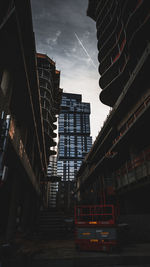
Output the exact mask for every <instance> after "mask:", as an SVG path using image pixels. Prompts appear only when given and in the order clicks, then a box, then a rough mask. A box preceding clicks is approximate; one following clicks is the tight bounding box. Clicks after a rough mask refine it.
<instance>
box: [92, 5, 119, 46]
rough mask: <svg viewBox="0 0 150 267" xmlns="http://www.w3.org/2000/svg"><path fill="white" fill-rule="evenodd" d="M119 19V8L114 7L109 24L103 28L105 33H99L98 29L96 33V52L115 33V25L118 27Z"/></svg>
mask: <svg viewBox="0 0 150 267" xmlns="http://www.w3.org/2000/svg"><path fill="white" fill-rule="evenodd" d="M120 18H121V10H120V7H119V6H116V8H115V10H114V13H113V15H112V18H111V20H110V22H109V24H108V25H107V26H106V27H105V31H103V32H100V31H99V29H98V31H97V39H98V43H97V47H98V50H101V49H102V47H103V46H104V44H105V43H106V41H107V40H108V39H109V36H110V35H112V33H113V32H115V28H116V25H118V23H119V21H120ZM120 23H121V21H120Z"/></svg>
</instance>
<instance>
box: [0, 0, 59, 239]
mask: <svg viewBox="0 0 150 267" xmlns="http://www.w3.org/2000/svg"><path fill="white" fill-rule="evenodd" d="M0 40H1V42H0V218H1V219H0V238H4V240H5V241H6V240H12V238H13V237H14V236H15V234H16V233H19V234H23V235H25V234H31V233H33V232H34V231H36V226H37V225H36V223H37V222H38V213H39V210H40V206H41V205H43V206H44V205H45V204H46V197H45V195H44V194H43V192H41V188H40V183H41V181H43V180H46V179H47V162H48V156H49V153H48V149H49V148H47V146H48V145H49V147H50V146H51V144H53V140H52V138H50V142H49V143H48V145H47V142H48V139H47V136H46V127H45V117H44V125H43V116H44V110H43V109H44V107H45V106H43V109H42V108H41V103H40V88H39V78H38V75H37V61H36V53H35V40H34V33H33V26H32V15H31V6H30V1H29V0H27V1H17V0H14V1H9V0H8V1H1V3H0ZM54 72H55V71H54ZM57 77H58V78H57ZM54 84H55V85H54V86H53V88H54V90H55V92H54V93H53V97H54V95H55V97H54V101H56V102H57V99H58V98H59V96H58V95H59V89H58V84H59V73H58V74H57V73H56V75H55V79H54ZM46 100H47V99H46ZM56 102H55V107H56V110H57V109H59V108H58V105H57V104H56ZM58 102H59V101H58ZM42 111H43V115H42ZM56 113H57V112H54V114H56ZM54 117H55V115H53V118H54ZM51 123H53V121H52V120H51V121H50V124H51ZM44 127H45V128H44ZM53 129H54V128H53ZM50 134H51V135H50V137H53V133H52V132H51V133H50ZM50 153H51V152H50Z"/></svg>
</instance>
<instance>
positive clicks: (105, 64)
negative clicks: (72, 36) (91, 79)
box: [87, 0, 150, 106]
mask: <svg viewBox="0 0 150 267" xmlns="http://www.w3.org/2000/svg"><path fill="white" fill-rule="evenodd" d="M149 12H150V1H147V0H136V1H128V0H124V1H122V0H120V1H113V0H112V1H105V0H89V6H88V11H87V14H88V16H90V17H91V18H92V19H93V20H95V22H96V28H97V39H98V44H97V47H98V50H99V53H98V60H99V62H100V66H99V73H100V75H101V77H100V81H99V84H100V87H101V89H102V91H101V93H100V100H101V101H102V102H103V103H104V104H106V105H109V106H114V104H115V102H116V101H117V99H118V97H119V95H120V94H121V93H122V91H123V89H124V91H125V87H126V88H127V87H131V86H130V84H131V83H132V80H133V77H134V76H135V74H136V76H137V74H138V70H139V68H140V67H138V65H140V64H141V65H144V62H145V61H146V60H145V58H144V54H146V53H147V52H148V49H149V47H148V42H149V25H150V15H149ZM140 60H141V62H140Z"/></svg>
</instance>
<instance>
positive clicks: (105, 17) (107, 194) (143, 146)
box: [77, 0, 150, 241]
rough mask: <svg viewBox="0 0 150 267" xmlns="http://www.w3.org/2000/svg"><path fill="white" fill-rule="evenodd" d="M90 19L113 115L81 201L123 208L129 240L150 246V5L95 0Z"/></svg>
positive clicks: (92, 156) (83, 171)
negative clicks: (94, 23) (146, 242)
mask: <svg viewBox="0 0 150 267" xmlns="http://www.w3.org/2000/svg"><path fill="white" fill-rule="evenodd" d="M87 14H88V16H90V17H91V18H92V19H94V20H95V22H96V27H97V39H98V45H97V46H98V50H99V53H98V59H99V62H100V66H99V72H100V75H101V77H100V82H99V84H100V87H101V89H102V91H101V93H100V100H101V101H102V102H103V103H104V104H107V105H109V106H111V107H112V110H111V112H110V114H109V115H108V116H107V119H106V121H105V122H104V125H103V127H102V129H101V131H100V132H99V134H98V136H97V138H96V140H95V142H94V145H93V146H92V149H91V151H90V152H89V154H88V155H87V157H86V159H85V161H84V162H83V164H82V166H81V168H80V170H79V172H78V175H77V177H78V191H77V192H78V198H79V200H80V202H85V201H86V200H87V199H88V197H89V202H90V203H97V204H98V203H110V202H111V203H112V202H113V203H115V205H117V203H118V204H119V207H120V216H119V220H120V221H121V222H122V221H124V222H126V223H128V224H129V231H128V233H127V238H129V240H132V241H133V240H134V241H135V240H136V241H139V240H140V241H146V240H150V235H149V234H148V233H149V232H150V227H149V225H150V212H149V204H148V203H149V201H150V195H149V190H150V179H149V177H150V176H149V175H150V161H149V157H150V141H149V134H150V128H149V119H148V118H149V116H150V78H149V68H150V36H149V28H150V15H149V14H150V2H149V1H146V0H143V1H142V0H137V1H127V0H126V1H103V0H99V1H96V0H93V1H92V0H89V6H88V11H87ZM97 188H99V190H97ZM143 228H144V231H142V230H143Z"/></svg>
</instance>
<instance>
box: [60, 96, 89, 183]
mask: <svg viewBox="0 0 150 267" xmlns="http://www.w3.org/2000/svg"><path fill="white" fill-rule="evenodd" d="M89 117H90V104H89V103H83V102H82V97H81V95H79V94H69V93H63V95H62V103H61V111H60V114H59V120H58V126H59V128H58V134H59V144H58V162H57V167H58V168H57V174H58V175H60V176H61V177H62V181H73V180H74V179H75V175H76V172H77V170H78V169H79V167H80V165H81V163H82V160H83V159H84V157H85V155H86V154H87V153H88V151H89V150H90V148H91V146H92V137H91V136H90V119H89Z"/></svg>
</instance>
